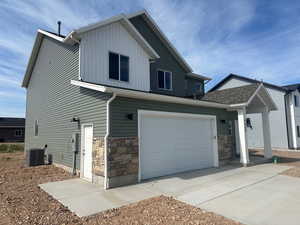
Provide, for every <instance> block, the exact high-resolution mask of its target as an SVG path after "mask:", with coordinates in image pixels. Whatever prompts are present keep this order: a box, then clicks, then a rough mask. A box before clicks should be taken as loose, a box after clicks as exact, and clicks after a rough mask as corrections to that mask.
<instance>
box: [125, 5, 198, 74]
mask: <svg viewBox="0 0 300 225" xmlns="http://www.w3.org/2000/svg"><path fill="white" fill-rule="evenodd" d="M143 14H145V15H146V17H147V19H148V20H149V21H150V22H151V23H152V25H153V26H154V27H155V29H156V30H157V31H158V33H159V34H160V36H161V37H162V38H161V39H162V41H165V42H166V43H167V47H169V48H170V49H171V52H173V56H174V57H175V58H177V59H178V61H179V63H180V64H181V65H182V66H183V67H184V68H186V70H187V71H188V72H192V71H193V70H192V68H191V67H190V65H189V64H188V63H187V62H186V61H185V59H184V58H183V57H182V56H181V54H180V53H179V52H178V51H177V49H176V48H175V47H174V45H173V44H172V43H171V42H170V41H169V39H168V38H167V37H166V35H165V34H164V33H163V32H162V31H161V29H160V28H159V27H158V25H157V24H156V22H155V21H154V19H153V18H152V17H151V16H150V15H149V13H148V12H147V11H146V10H141V11H138V12H136V13H133V14H129V15H127V18H128V19H130V18H132V17H136V16H139V15H143ZM154 31H155V30H154ZM158 36H159V35H158Z"/></svg>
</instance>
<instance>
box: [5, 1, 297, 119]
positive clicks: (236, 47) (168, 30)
mask: <svg viewBox="0 0 300 225" xmlns="http://www.w3.org/2000/svg"><path fill="white" fill-rule="evenodd" d="M144 8H145V9H147V10H148V12H149V13H150V14H151V15H152V17H153V18H154V20H155V21H156V22H157V23H158V25H159V26H160V28H161V29H162V30H163V31H164V32H165V34H166V35H167V37H168V38H169V39H170V40H171V41H172V43H173V44H174V45H175V47H176V48H177V49H178V51H179V52H180V53H181V54H182V55H183V56H184V57H185V59H186V60H187V62H188V63H189V64H190V65H191V66H192V68H193V70H194V71H195V72H196V73H199V74H203V75H205V76H209V77H212V78H213V81H211V82H210V83H209V84H208V87H207V88H209V87H211V86H212V85H214V84H215V83H216V82H218V81H220V80H221V79H222V78H224V77H225V76H226V75H228V74H229V73H236V74H240V75H244V76H249V77H252V78H256V79H259V80H264V81H268V82H272V83H274V84H278V85H281V84H282V85H284V84H290V83H296V82H298V83H300V72H299V71H298V70H299V65H300V63H299V62H300V57H299V56H300V44H299V43H300V1H297V0H295V1H292V0H290V1H283V0H272V1H269V0H257V1H255V0H249V1H248V0H230V1H228V0H210V1H208V0H185V1H179V0H177V1H176V0H175V1H174V0H136V1H134V0H130V1H129V0H128V1H125V0H119V1H117V0H101V1H100V0H85V1H82V0H69V1H66V0H34V1H32V0H24V1H21V0H15V1H11V0H1V1H0V18H1V20H0V27H1V32H0V109H1V110H0V116H18V117H21V116H24V115H25V104H26V103H25V90H24V89H22V88H21V87H20V84H21V81H22V78H23V75H24V71H25V69H26V65H27V61H28V58H29V55H30V53H31V48H32V45H33V41H34V38H35V35H36V30H37V29H39V28H40V29H46V30H50V31H54V32H55V31H56V30H57V21H58V20H61V21H62V33H63V34H66V33H68V32H70V31H71V30H72V29H76V28H79V27H81V26H84V25H87V24H89V23H93V22H97V21H99V20H102V19H105V18H108V17H110V16H114V15H117V14H120V13H132V12H135V11H138V10H141V9H144Z"/></svg>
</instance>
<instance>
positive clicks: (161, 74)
mask: <svg viewBox="0 0 300 225" xmlns="http://www.w3.org/2000/svg"><path fill="white" fill-rule="evenodd" d="M157 81H158V88H159V89H165V90H172V72H169V71H163V70H158V71H157Z"/></svg>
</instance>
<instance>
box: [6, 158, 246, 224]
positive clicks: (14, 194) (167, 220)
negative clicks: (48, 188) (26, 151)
mask: <svg viewBox="0 0 300 225" xmlns="http://www.w3.org/2000/svg"><path fill="white" fill-rule="evenodd" d="M23 162H24V160H23V153H2V154H0V225H4V224H5V225H14V224H23V225H29V224H30V225H38V224H43V225H55V224H59V225H79V224H82V225H95V224H103V225H104V224H106V225H142V224H143V225H168V224H172V225H181V224H185V225H196V224H198V225H202V224H203V225H204V224H205V225H210V224H211V225H213V224H214V225H218V224H220V225H221V224H226V225H233V224H240V223H237V222H234V221H232V220H229V219H227V218H224V217H222V216H219V215H216V214H214V213H210V212H205V211H203V210H201V209H198V208H195V207H193V206H190V205H187V204H185V203H182V202H179V201H177V200H174V199H173V198H169V197H164V196H158V197H155V198H151V199H147V200H144V201H140V202H137V203H134V204H130V205H127V206H124V207H121V208H118V209H112V210H108V211H105V212H103V213H99V214H96V215H94V216H91V217H85V218H78V217H77V216H76V215H74V214H73V213H71V212H70V211H69V210H68V209H67V208H65V207H64V206H63V205H61V204H60V203H59V202H58V201H56V200H55V199H53V198H52V197H50V196H49V195H48V194H46V193H45V192H44V191H42V190H41V189H40V188H39V187H38V184H41V183H46V182H50V181H59V180H64V179H69V178H72V176H71V175H70V174H68V173H66V172H65V171H64V170H62V169H60V168H56V167H54V166H39V167H34V168H24V166H23Z"/></svg>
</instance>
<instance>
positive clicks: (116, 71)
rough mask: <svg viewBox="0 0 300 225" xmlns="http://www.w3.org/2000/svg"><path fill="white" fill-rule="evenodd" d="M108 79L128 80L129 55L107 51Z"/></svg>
mask: <svg viewBox="0 0 300 225" xmlns="http://www.w3.org/2000/svg"><path fill="white" fill-rule="evenodd" d="M109 79H113V80H119V81H125V82H128V81H129V57H128V56H124V55H120V54H117V53H113V52H109Z"/></svg>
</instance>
